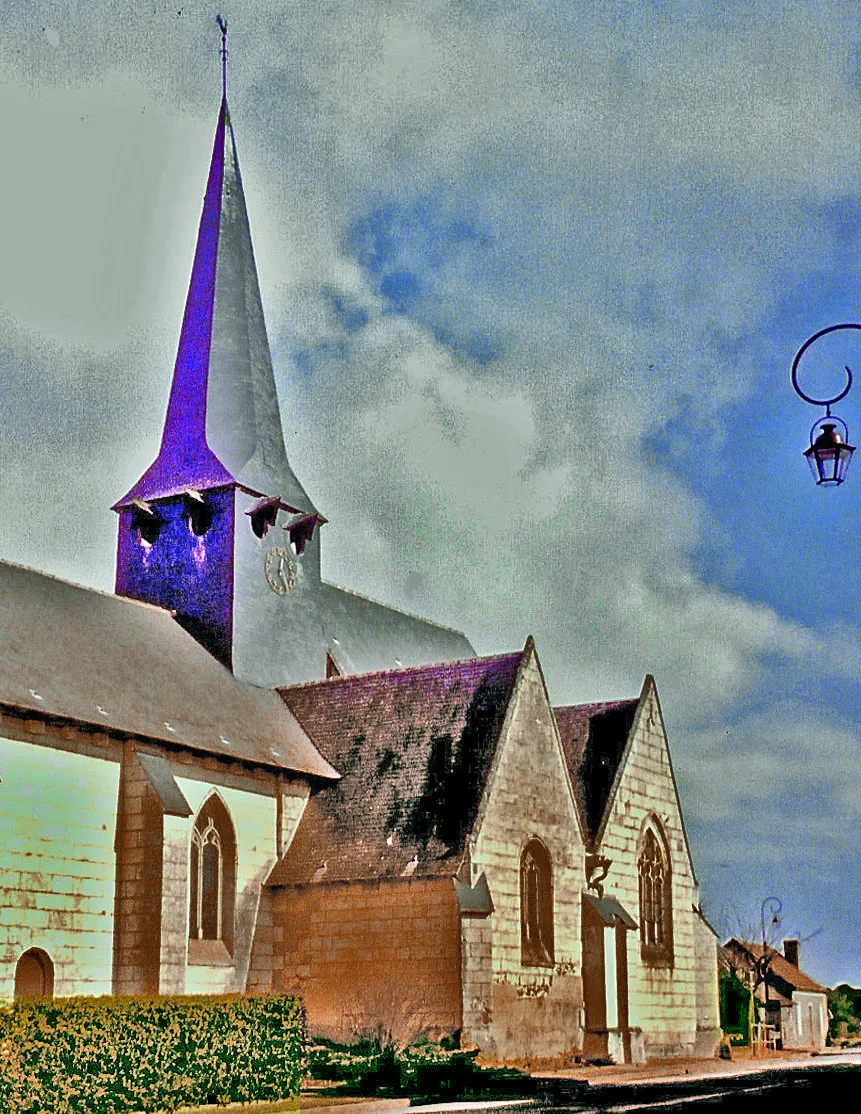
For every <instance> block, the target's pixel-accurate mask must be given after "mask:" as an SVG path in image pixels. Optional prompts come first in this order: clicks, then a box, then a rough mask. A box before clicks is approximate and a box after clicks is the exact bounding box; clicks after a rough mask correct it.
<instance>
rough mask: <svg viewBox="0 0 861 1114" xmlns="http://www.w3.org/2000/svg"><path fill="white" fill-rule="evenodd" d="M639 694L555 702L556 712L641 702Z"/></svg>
mask: <svg viewBox="0 0 861 1114" xmlns="http://www.w3.org/2000/svg"><path fill="white" fill-rule="evenodd" d="M639 700H640V698H639V696H626V697H620V698H619V699H618V700H587V701H585V702H584V703H583V704H555V705H553V709H552V710H553V711H554V712H573V711H582V710H584V709H586V708H596V709H597V708H621V707H622V706H623V705H625V704H637V703H639Z"/></svg>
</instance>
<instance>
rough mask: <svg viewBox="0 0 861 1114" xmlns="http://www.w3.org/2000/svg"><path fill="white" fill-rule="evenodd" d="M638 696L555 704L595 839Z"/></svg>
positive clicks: (582, 807)
mask: <svg viewBox="0 0 861 1114" xmlns="http://www.w3.org/2000/svg"><path fill="white" fill-rule="evenodd" d="M638 704H639V700H611V701H605V702H604V703H601V704H573V705H570V706H568V707H565V708H554V709H553V715H554V716H555V718H556V726H557V727H558V728H559V737H560V739H561V741H562V750H563V751H564V754H565V761H566V763H567V764H568V772H569V774H570V775H571V784H572V785H573V787H574V796H575V798H576V800H577V808H578V810H579V812H580V819H581V821H582V823H583V828H584V831H585V832H586V833H587V834H588V836H589V838H590V839H594V838H595V837H596V836H597V834H598V829H599V828H600V826H601V820H602V819H603V816H604V809H605V808H606V807H607V801H608V799H609V796H610V789H611V788H612V786H613V781H614V780H615V777H616V772H617V771H618V769H619V763H620V761H621V760H622V755H623V753H624V751H625V743H626V742H627V740H628V733H629V732H630V730H631V725H632V724H633V722H634V713H635V712H636V710H637V705H638Z"/></svg>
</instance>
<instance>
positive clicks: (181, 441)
mask: <svg viewBox="0 0 861 1114" xmlns="http://www.w3.org/2000/svg"><path fill="white" fill-rule="evenodd" d="M219 25H220V26H222V27H223V30H222V35H224V32H225V31H226V26H224V25H222V24H221V23H220V24H219ZM222 59H223V64H224V61H225V60H226V48H225V47H223V54H222ZM223 72H224V71H223ZM230 483H236V484H239V485H240V486H242V487H244V488H246V489H248V490H249V491H251V492H253V493H255V494H257V495H259V496H261V497H275V496H277V497H279V498H280V500H281V502H282V503H283V504H284V505H285V506H286V507H288V508H289V509H291V510H294V511H296V512H303V513H306V514H313V513H315V508H314V506H313V504H312V503H311V501H310V499H309V498H308V496H307V494H306V492H305V491H304V489H303V488H302V485H301V484H300V483H299V481H298V480H297V479H296V476H295V475H294V474H293V471H292V469H291V468H290V465H289V464H288V462H287V453H286V451H285V448H284V437H283V434H282V430H281V415H280V412H279V408H278V396H277V392H276V389H275V377H274V375H273V372H272V359H271V356H270V352H269V341H268V338H267V335H266V325H265V322H264V319H263V307H262V304H261V300H260V287H259V283H258V279H257V268H256V266H255V263H254V250H253V248H252V244H251V233H250V230H249V225H248V213H247V211H246V208H245V196H244V193H243V189H242V177H241V175H240V172H239V160H238V158H237V155H236V140H235V138H234V134H233V127H232V125H231V123H230V113H229V111H228V108H227V97H226V91H225V94H224V96H223V97H222V101H221V109H220V111H219V114H218V126H217V128H216V131H215V144H214V146H213V150H212V161H211V163H210V168H209V179H208V181H207V186H206V194H205V197H204V201H203V213H202V215H201V218H200V228H199V231H198V236H197V249H196V251H195V256H194V266H193V268H192V272H191V282H190V283H189V288H188V297H187V299H186V304H185V315H184V317H183V322H182V332H181V334H180V340H179V349H178V351H177V357H176V365H175V368H174V373H173V384H172V386H171V392H170V401H169V403H168V410H167V418H166V420H165V424H164V432H163V435H162V442H161V449H160V451H159V454H158V457H157V458H156V460H155V461H154V463H153V464H152V465H151V466H150V467H149V468H148V469H147V471H146V472H145V473H144V475H143V476H142V477H141V478H140V479H139V480H138V482H137V483H136V484H135V485H134V487H133V488H132V489H131V491H129V492H128V494H127V495H126V496H124V498H123V499H121V500H120V501H119V502H118V503H117V504H116V508H115V509H119V508H120V507H123V506H128V505H129V504H131V503H132V502H133V501H134V500H143V501H145V502H147V503H149V502H151V501H152V500H154V499H162V498H166V497H169V496H172V495H177V494H180V493H182V492H183V491H185V490H187V489H188V488H191V489H193V490H196V491H200V490H204V489H208V488H213V487H221V486H224V485H225V484H230Z"/></svg>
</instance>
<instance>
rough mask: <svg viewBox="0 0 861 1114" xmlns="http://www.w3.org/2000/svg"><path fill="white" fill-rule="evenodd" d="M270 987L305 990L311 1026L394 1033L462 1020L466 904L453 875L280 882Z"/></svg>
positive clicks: (344, 1033)
mask: <svg viewBox="0 0 861 1114" xmlns="http://www.w3.org/2000/svg"><path fill="white" fill-rule="evenodd" d="M272 907H273V910H272V911H273V924H274V928H273V938H274V950H275V954H274V961H273V965H274V968H275V970H274V977H273V988H274V989H275V990H278V991H282V992H285V993H299V994H301V995H302V998H303V999H304V1002H305V1008H306V1010H307V1017H308V1028H309V1031H310V1032H312V1033H317V1034H322V1035H325V1036H330V1037H333V1038H336V1039H350V1038H352V1037H355V1036H357V1035H360V1034H364V1033H376V1032H377V1031H378V1027H382V1029H383V1030H389V1031H392V1033H393V1035H394V1036H395V1037H396V1038H398V1039H406V1038H409V1037H410V1036H412V1035H414V1034H415V1033H418V1032H421V1031H426V1030H431V1031H434V1032H435V1033H438V1034H445V1033H453V1032H455V1031H457V1030H459V1029H460V1028H461V1023H462V1018H461V981H460V912H459V909H458V907H457V901H456V898H455V892H454V885H453V883H452V880H451V878H447V877H444V878H390V879H383V880H380V881H363V882H332V883H320V884H318V885H308V886H296V887H285V888H283V889H279V890H277V891H274V894H273V899H272Z"/></svg>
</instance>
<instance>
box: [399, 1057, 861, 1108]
mask: <svg viewBox="0 0 861 1114" xmlns="http://www.w3.org/2000/svg"><path fill="white" fill-rule="evenodd" d="M859 1096H861V1065H859V1064H858V1062H857V1060H856V1061H855V1062H842V1063H841V1062H837V1061H834V1062H830V1063H829V1062H826V1063H822V1064H820V1063H818V1062H816V1063H815V1064H811V1065H810V1066H804V1067H799V1066H797V1065H796V1066H791V1067H779V1066H777V1065H774V1066H769V1067H767V1068H764V1069H763V1070H762V1071H757V1070H751V1071H748V1072H745V1073H743V1074H733V1075H727V1076H720V1075H708V1076H701V1077H699V1078H673V1079H666V1080H658V1081H650V1082H642V1081H638V1082H631V1083H601V1084H598V1085H590V1084H589V1083H585V1082H583V1081H582V1080H581V1081H578V1080H572V1079H558V1078H557V1079H550V1080H542V1095H541V1098H540V1099H538V1100H537V1101H535V1102H527V1103H523V1102H520V1103H512V1102H506V1103H495V1104H483V1103H462V1104H455V1103H445V1104H439V1105H434V1106H427V1107H413V1108H412V1110H413V1114H420V1112H423V1114H431V1112H434V1114H437V1112H438V1114H443V1112H445V1114H449V1112H454V1111H463V1112H464V1114H467V1112H469V1114H521V1112H523V1114H527V1112H529V1114H699V1112H702V1114H713V1112H714V1111H731V1112H732V1114H736V1112H738V1114H771V1111H780V1112H781V1114H782V1112H783V1111H785V1110H786V1109H787V1106H788V1108H789V1109H790V1110H791V1109H794V1108H796V1107H798V1106H799V1104H800V1109H801V1110H803V1111H805V1114H807V1112H811V1111H812V1112H814V1114H832V1112H838V1111H840V1110H849V1111H854V1110H858V1109H859V1105H861V1097H859ZM793 1100H797V1102H794V1101H793Z"/></svg>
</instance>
